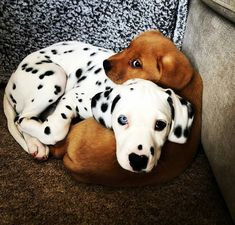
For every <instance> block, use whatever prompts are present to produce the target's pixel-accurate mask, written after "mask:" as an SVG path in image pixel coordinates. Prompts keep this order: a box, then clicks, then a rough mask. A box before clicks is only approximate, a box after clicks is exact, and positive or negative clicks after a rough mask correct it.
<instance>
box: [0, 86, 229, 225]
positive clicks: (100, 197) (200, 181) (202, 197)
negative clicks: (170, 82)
mask: <svg viewBox="0 0 235 225" xmlns="http://www.w3.org/2000/svg"><path fill="white" fill-rule="evenodd" d="M2 98H3V88H1V89H0V137H1V139H0V224H1V225H5V224H6V225H10V224H11V225H13V224H14V225H16V224H17V225H21V224H22V225H28V224H29V225H32V224H35V225H36V224H37V225H40V224H48V225H54V224H61V225H65V224H79V225H81V224H88V225H95V224H98V225H101V224H102V225H106V224H107V225H113V224H115V225H116V224H120V225H125V224H130V225H143V224H146V225H147V224H149V225H151V224H158V225H168V224H169V225H222V224H223V225H232V224H233V223H232V220H231V218H230V215H229V213H228V210H227V208H226V206H225V203H224V201H223V198H222V196H221V194H220V192H219V189H218V186H217V184H216V182H215V178H214V176H213V174H212V172H211V169H210V166H209V164H208V161H207V158H206V157H205V154H204V152H203V150H200V151H199V153H198V154H197V157H196V158H195V161H194V162H193V164H192V166H191V167H190V168H188V169H187V170H186V171H185V172H184V173H183V174H182V175H181V176H180V177H178V178H176V179H174V180H173V181H171V182H169V183H167V184H164V185H161V186H152V187H142V188H110V187H104V186H98V185H87V184H81V183H77V182H75V181H74V180H73V178H71V176H70V175H69V174H68V173H67V171H66V170H65V168H64V166H63V164H62V161H60V160H55V159H52V158H50V159H49V160H48V161H47V162H43V163H39V162H37V161H35V160H33V159H32V158H31V157H30V156H29V155H27V154H26V153H25V152H24V151H23V150H22V149H21V148H20V147H19V145H18V144H17V143H16V142H15V141H14V139H13V138H12V137H11V136H9V133H8V130H7V128H6V120H5V117H4V115H3V109H2Z"/></svg>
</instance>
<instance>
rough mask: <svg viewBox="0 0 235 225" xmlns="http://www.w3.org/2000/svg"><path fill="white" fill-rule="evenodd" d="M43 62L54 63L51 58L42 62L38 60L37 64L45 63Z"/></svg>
mask: <svg viewBox="0 0 235 225" xmlns="http://www.w3.org/2000/svg"><path fill="white" fill-rule="evenodd" d="M43 63H52V61H51V60H42V61H40V62H36V63H35V64H36V65H40V64H43Z"/></svg>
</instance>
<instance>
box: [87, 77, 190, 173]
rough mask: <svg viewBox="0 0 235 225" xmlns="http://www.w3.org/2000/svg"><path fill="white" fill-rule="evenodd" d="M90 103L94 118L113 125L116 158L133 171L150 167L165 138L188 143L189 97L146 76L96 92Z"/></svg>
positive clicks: (156, 159) (108, 125)
mask: <svg viewBox="0 0 235 225" xmlns="http://www.w3.org/2000/svg"><path fill="white" fill-rule="evenodd" d="M91 107H92V113H93V116H94V118H95V119H96V120H97V121H99V122H100V123H101V124H103V125H104V126H106V127H107V128H111V129H113V131H114V134H115V139H116V155H117V160H118V162H119V164H120V165H121V166H122V167H123V168H124V169H126V170H129V171H132V172H142V171H144V172H149V171H151V170H152V168H153V167H154V166H155V165H157V162H158V159H159V158H160V155H161V148H162V146H163V144H164V143H165V141H166V140H169V141H171V142H175V143H179V144H183V143H185V142H186V140H187V138H188V136H189V131H190V128H191V125H192V122H193V117H194V112H193V107H192V105H191V104H190V103H189V102H188V101H186V100H184V99H183V98H181V97H179V96H178V95H176V94H175V93H174V92H173V91H172V90H171V89H163V88H161V87H159V86H157V85H156V84H154V83H153V82H151V81H147V80H143V79H132V80H128V81H126V82H125V83H124V84H123V85H118V86H116V87H115V88H114V89H109V90H107V91H105V92H101V93H98V94H96V95H95V96H94V97H93V99H92V102H91Z"/></svg>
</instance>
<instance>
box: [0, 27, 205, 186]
mask: <svg viewBox="0 0 235 225" xmlns="http://www.w3.org/2000/svg"><path fill="white" fill-rule="evenodd" d="M106 75H107V76H106ZM136 78H139V79H136ZM140 78H141V79H140ZM156 84H158V85H160V86H161V87H159V86H157V85H156ZM25 86H27V87H28V88H25ZM175 92H176V93H175ZM180 96H181V97H180ZM201 97H202V81H201V78H200V76H199V75H198V74H197V73H196V72H195V71H194V70H193V69H192V67H191V65H190V63H189V61H188V60H187V58H186V57H185V56H184V55H183V54H182V53H181V52H180V51H179V50H178V49H177V48H176V47H175V46H174V44H173V43H172V42H171V41H170V40H169V39H167V38H166V37H164V36H163V35H161V34H160V32H158V31H147V32H144V33H142V34H141V35H140V36H139V37H137V38H136V39H134V40H133V41H132V42H131V43H130V45H129V47H128V48H126V49H124V50H123V51H122V52H120V53H118V54H114V53H113V52H111V51H108V50H106V49H102V48H97V47H94V46H91V45H88V44H84V43H80V42H62V43H58V44H55V45H52V46H50V47H48V48H45V49H42V50H39V51H37V52H35V53H32V54H31V55H29V56H27V57H26V58H25V59H24V60H23V61H22V62H21V63H20V65H19V67H18V68H17V70H16V71H15V72H14V73H13V74H12V76H11V78H10V80H9V82H8V85H7V87H6V93H5V96H4V111H5V114H6V117H7V120H8V128H9V131H10V132H11V134H12V135H13V137H14V138H15V139H16V140H17V142H18V143H19V144H20V145H21V146H22V147H23V148H24V149H25V150H26V151H27V152H28V153H30V154H32V155H33V156H34V157H35V158H38V159H46V158H47V156H48V154H49V147H48V145H54V144H56V143H57V144H56V145H55V146H50V152H51V153H52V155H54V156H55V157H58V158H60V157H63V161H64V164H65V166H66V167H67V168H68V169H69V170H70V171H71V173H72V175H73V176H74V177H75V178H76V179H77V180H79V181H82V182H88V183H100V184H106V185H118V186H133V185H147V184H157V183H162V182H165V181H168V180H170V179H172V178H173V177H175V176H177V175H179V174H180V173H181V172H182V171H183V170H184V169H185V168H187V166H188V165H189V164H190V163H191V161H192V159H193V157H194V155H195V153H196V150H197V147H198V144H199V141H200V127H201ZM186 99H187V100H186ZM54 102H57V105H56V108H55V110H54V112H52V114H51V115H49V116H48V117H47V118H46V120H44V121H41V120H40V114H41V113H42V112H43V111H44V110H45V109H46V108H47V107H48V106H49V105H51V104H52V103H54ZM92 116H93V117H94V118H92ZM74 118H80V119H85V120H83V121H82V122H79V123H77V124H75V125H73V126H70V125H71V121H72V119H74ZM193 118H194V122H193V125H192V121H193ZM97 121H98V122H99V123H97ZM191 126H192V127H191ZM107 128H111V129H112V130H113V131H112V130H111V129H107ZM190 129H191V132H189V131H190ZM68 132H69V133H68ZM67 133H68V135H67ZM66 135H67V137H66ZM65 137H66V138H65ZM64 138H65V139H64ZM187 139H188V140H187ZM61 140H62V141H61ZM186 140H187V142H186ZM157 164H158V165H157ZM154 165H157V166H156V167H154ZM123 168H124V169H125V170H124V169H123ZM130 171H131V172H130ZM150 171H151V172H150ZM133 172H136V173H133ZM137 172H138V173H137ZM139 172H149V173H139Z"/></svg>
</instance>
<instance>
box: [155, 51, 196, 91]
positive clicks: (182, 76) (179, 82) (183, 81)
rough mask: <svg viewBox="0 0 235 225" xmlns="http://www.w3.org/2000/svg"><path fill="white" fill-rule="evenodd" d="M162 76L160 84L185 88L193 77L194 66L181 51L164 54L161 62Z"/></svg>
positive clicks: (174, 87)
mask: <svg viewBox="0 0 235 225" xmlns="http://www.w3.org/2000/svg"><path fill="white" fill-rule="evenodd" d="M158 67H159V68H160V73H161V78H160V81H159V84H161V85H163V86H165V87H169V88H172V89H175V90H181V89H183V88H184V87H185V86H186V85H187V84H188V83H189V82H190V80H191V79H192V76H193V68H192V66H191V64H190V62H189V61H188V59H187V58H186V57H185V56H184V54H183V53H182V52H180V51H177V52H171V53H169V54H168V55H165V56H163V57H162V58H161V59H160V60H159V62H158Z"/></svg>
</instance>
